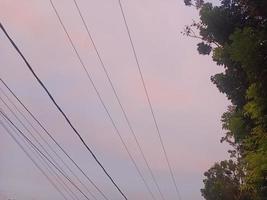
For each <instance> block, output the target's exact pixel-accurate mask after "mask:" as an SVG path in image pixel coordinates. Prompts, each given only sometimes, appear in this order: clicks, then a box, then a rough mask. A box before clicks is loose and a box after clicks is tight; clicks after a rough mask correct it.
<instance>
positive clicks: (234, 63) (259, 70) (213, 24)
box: [183, 0, 267, 200]
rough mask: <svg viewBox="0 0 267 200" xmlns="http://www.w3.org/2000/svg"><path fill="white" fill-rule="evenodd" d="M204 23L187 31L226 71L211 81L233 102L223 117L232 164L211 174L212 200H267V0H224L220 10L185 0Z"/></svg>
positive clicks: (207, 191) (206, 191) (207, 194)
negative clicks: (196, 11)
mask: <svg viewBox="0 0 267 200" xmlns="http://www.w3.org/2000/svg"><path fill="white" fill-rule="evenodd" d="M185 4H186V5H187V6H193V7H195V8H196V9H197V10H198V11H199V15H200V21H199V22H195V21H193V23H192V24H191V25H188V26H186V27H185V30H184V32H183V33H184V35H186V36H189V37H193V38H197V39H199V40H200V42H199V43H198V45H197V50H198V52H199V54H202V55H209V54H212V58H213V60H214V62H216V64H217V65H219V66H222V67H223V68H224V72H222V73H219V74H215V75H213V76H212V77H211V81H212V82H213V83H214V84H215V85H216V86H217V88H218V89H219V91H220V92H222V93H224V94H225V95H226V96H227V98H228V99H229V100H230V101H231V102H232V105H231V106H229V108H228V110H227V111H226V112H225V113H224V114H223V115H222V119H221V120H222V126H223V129H224V130H225V136H224V137H222V140H221V141H222V142H224V141H225V142H228V143H229V144H230V145H231V147H232V149H230V150H229V153H230V157H231V160H229V161H222V162H220V163H216V164H215V165H214V166H212V167H211V168H210V169H209V170H208V171H207V172H205V174H204V175H205V177H206V178H205V180H204V188H203V189H202V190H201V193H202V195H203V197H204V198H205V199H207V200H224V199H225V200H226V199H227V200H232V199H233V200H245V199H247V200H252V199H253V200H254V199H257V200H266V199H267V1H266V0H221V1H220V5H218V6H214V5H212V4H211V3H205V2H203V1H202V0H185Z"/></svg>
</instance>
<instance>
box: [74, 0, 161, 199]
mask: <svg viewBox="0 0 267 200" xmlns="http://www.w3.org/2000/svg"><path fill="white" fill-rule="evenodd" d="M73 1H74V4H75V7H76V8H77V11H78V13H79V15H80V18H81V19H82V23H83V25H84V27H85V29H86V32H87V35H88V36H89V39H90V41H91V42H92V44H93V48H94V50H95V52H96V54H97V57H98V60H99V62H100V64H101V67H102V69H103V71H104V72H105V75H106V77H107V79H108V82H109V84H110V86H111V88H112V91H113V93H114V95H115V97H116V100H117V102H118V104H119V106H120V108H121V110H122V113H123V116H124V118H125V120H126V123H127V125H128V127H129V129H130V132H131V134H132V135H133V137H134V140H135V143H136V144H137V147H138V150H139V151H140V153H141V156H142V158H143V160H144V161H145V164H146V166H147V168H148V170H149V173H150V175H151V177H152V180H153V182H154V183H155V185H156V187H157V190H158V191H159V193H160V195H161V198H162V199H164V197H163V194H162V192H161V189H160V187H159V184H158V182H157V180H156V178H155V175H154V173H153V171H152V169H151V167H150V165H149V163H148V160H147V158H146V156H145V154H144V151H143V148H142V147H141V144H140V142H139V140H138V139H137V136H136V134H135V131H134V129H133V126H132V124H131V122H130V120H129V117H128V115H127V113H126V111H125V108H124V106H123V104H122V102H121V100H120V98H119V95H118V93H117V91H116V89H115V86H114V84H113V81H112V80H111V77H110V74H109V73H108V71H107V68H106V65H105V64H104V62H103V59H102V57H101V55H100V53H99V51H98V49H97V47H96V44H95V41H94V39H93V37H92V35H91V33H90V30H89V27H88V25H87V23H86V22H85V19H84V17H83V14H82V12H81V9H80V7H79V5H78V3H77V1H76V0H73ZM146 185H147V183H146ZM149 190H150V189H149ZM150 192H151V191H150ZM151 193H152V192H151ZM152 196H153V197H152V198H153V199H155V197H154V195H153V193H152Z"/></svg>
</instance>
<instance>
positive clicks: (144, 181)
mask: <svg viewBox="0 0 267 200" xmlns="http://www.w3.org/2000/svg"><path fill="white" fill-rule="evenodd" d="M50 4H51V6H52V8H53V10H54V12H55V14H56V16H57V18H58V20H59V22H60V24H61V27H62V28H63V30H64V32H65V34H66V36H67V38H68V40H69V42H70V45H71V47H72V48H73V50H74V52H75V54H76V56H77V58H78V60H79V62H80V64H81V66H82V67H83V69H84V71H85V73H86V76H87V78H88V80H89V81H90V83H91V84H92V86H93V88H94V90H95V92H96V94H97V96H98V98H99V101H100V102H101V104H102V106H103V108H104V110H105V112H106V113H107V115H108V118H109V120H110V122H111V123H112V126H113V128H114V130H115V132H116V133H117V135H118V136H119V138H120V141H121V142H122V144H123V147H124V149H125V150H126V152H127V154H128V156H129V157H130V159H131V161H132V163H133V165H134V167H135V169H136V171H137V173H138V175H139V176H140V178H141V179H142V181H143V183H144V185H145V187H146V188H147V190H148V192H149V194H150V195H151V197H152V199H153V200H156V198H155V196H154V194H153V193H152V191H151V189H150V188H149V186H148V183H147V182H146V180H145V178H144V176H143V174H142V172H141V170H140V169H139V167H138V165H137V163H136V162H135V160H134V158H133V156H132V154H131V152H130V150H129V149H128V147H127V145H126V143H125V141H124V140H123V138H122V136H121V133H120V131H119V130H118V128H117V125H116V123H115V121H114V119H113V118H112V116H111V114H110V112H109V110H108V108H107V106H106V105H105V103H104V101H103V99H102V97H101V95H100V93H99V91H98V89H97V88H96V86H95V83H94V81H93V79H92V77H91V75H90V73H89V72H88V70H87V69H86V66H85V64H84V62H83V60H82V58H81V56H80V54H79V52H78V50H77V48H76V46H75V44H74V42H73V41H72V39H71V36H70V35H69V33H68V31H67V29H66V27H65V25H64V23H63V21H62V19H61V17H60V15H59V13H58V11H57V8H56V7H55V5H54V3H53V1H52V0H50ZM76 5H77V3H76ZM98 55H99V53H98ZM101 62H102V60H101ZM102 63H103V62H102ZM109 81H111V80H110V79H109ZM113 89H114V87H113Z"/></svg>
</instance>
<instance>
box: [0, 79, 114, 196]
mask: <svg viewBox="0 0 267 200" xmlns="http://www.w3.org/2000/svg"><path fill="white" fill-rule="evenodd" d="M0 81H1V82H2V83H3V84H4V86H5V87H6V88H7V89H8V91H9V92H10V93H11V94H12V96H13V97H15V99H16V100H17V101H18V102H19V103H20V105H21V106H22V107H23V108H24V109H25V110H26V111H27V113H28V114H29V115H30V116H31V117H32V118H33V119H34V120H35V122H36V123H37V124H38V125H39V126H40V127H41V128H42V130H43V131H44V132H45V133H46V134H47V135H48V136H49V137H50V139H51V140H52V141H53V142H54V143H55V144H56V145H57V146H58V147H59V149H60V150H61V151H62V152H63V153H64V154H65V156H67V158H68V159H69V160H70V161H71V162H72V163H73V164H74V165H75V166H76V167H77V169H78V170H79V171H80V172H81V173H82V174H83V175H84V176H85V178H86V179H87V180H88V181H89V182H90V183H91V184H92V185H93V186H94V187H95V189H96V190H97V191H98V192H99V193H100V194H101V195H102V196H103V198H104V199H106V200H109V199H108V198H107V197H106V195H105V194H104V192H103V191H102V190H101V189H100V188H99V187H98V186H97V185H96V184H95V183H94V182H93V181H92V180H91V179H90V178H89V177H88V176H87V175H86V173H85V172H84V171H83V170H82V169H81V168H80V167H79V165H78V164H77V163H76V162H75V161H74V160H73V159H72V158H71V157H70V155H69V154H68V153H67V152H66V150H64V148H63V147H62V146H61V145H60V144H59V143H58V142H57V141H56V140H55V138H54V137H53V136H52V134H51V133H50V132H49V131H48V130H47V128H45V127H44V125H43V124H42V123H41V122H40V121H39V120H38V119H37V118H36V117H35V116H34V115H33V113H32V112H31V111H30V110H29V109H28V108H27V107H26V106H25V104H24V103H23V102H22V101H21V100H20V99H19V98H18V96H17V95H16V94H15V93H14V92H13V91H12V90H11V88H10V87H9V86H8V85H7V84H6V83H5V82H4V80H2V79H1V78H0ZM0 89H1V88H0ZM1 91H2V92H3V90H2V89H1ZM7 98H8V97H7Z"/></svg>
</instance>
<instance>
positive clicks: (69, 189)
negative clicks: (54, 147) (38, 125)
mask: <svg viewBox="0 0 267 200" xmlns="http://www.w3.org/2000/svg"><path fill="white" fill-rule="evenodd" d="M0 100H1V102H3V103H4V105H5V106H6V107H7V109H8V110H9V112H11V113H12V115H13V116H14V117H15V118H16V119H17V120H18V121H19V123H20V124H21V125H22V126H23V128H24V129H25V130H26V131H27V132H28V133H29V134H30V135H31V136H32V137H33V139H34V141H35V142H36V143H37V144H38V145H39V146H40V147H41V148H42V149H43V151H44V152H45V153H46V154H47V156H48V157H49V158H50V159H51V161H52V162H53V163H54V164H55V165H56V166H57V167H58V168H59V169H60V170H61V171H62V172H63V173H64V176H66V177H68V175H67V174H66V172H65V171H64V170H63V169H62V168H61V166H60V165H59V164H58V163H57V161H56V160H55V159H54V158H53V157H52V156H51V155H50V153H49V152H48V151H47V150H46V149H45V148H44V146H43V145H42V144H41V143H40V142H39V141H38V139H37V138H36V137H35V136H34V134H33V133H32V132H31V131H30V130H29V129H28V128H27V127H26V125H25V124H24V123H23V122H22V121H21V120H20V119H19V117H18V116H17V115H16V113H15V112H14V111H13V110H12V109H11V108H10V107H9V106H8V105H7V103H6V102H5V101H4V100H3V99H2V97H1V96H0ZM58 178H59V179H60V180H61V181H62V179H61V178H60V177H58ZM68 178H69V179H70V177H68ZM62 182H63V184H64V185H65V187H67V189H68V192H70V193H71V194H72V195H73V196H74V198H75V199H76V200H78V197H77V196H76V194H75V193H74V192H73V191H72V190H71V188H69V187H68V186H67V185H66V184H65V183H64V181H62Z"/></svg>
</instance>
